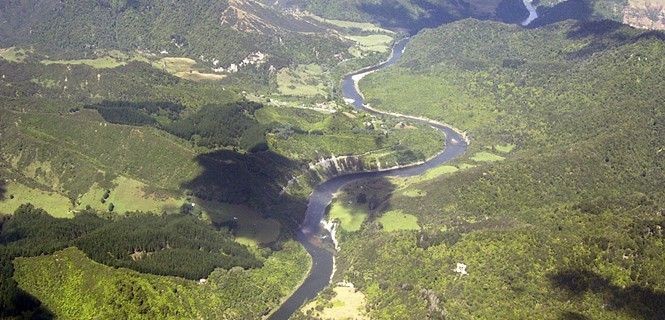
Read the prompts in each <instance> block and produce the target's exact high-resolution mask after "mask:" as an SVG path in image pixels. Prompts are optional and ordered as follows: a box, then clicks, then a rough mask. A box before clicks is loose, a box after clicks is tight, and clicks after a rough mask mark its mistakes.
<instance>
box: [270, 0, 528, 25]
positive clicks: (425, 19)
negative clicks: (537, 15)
mask: <svg viewBox="0 0 665 320" xmlns="http://www.w3.org/2000/svg"><path fill="white" fill-rule="evenodd" d="M278 3H279V5H280V6H283V7H287V8H289V7H297V8H300V9H303V10H307V11H310V12H313V13H315V14H317V15H320V16H322V17H326V18H330V19H340V20H352V21H376V22H379V23H381V25H383V26H385V27H389V28H401V29H406V30H409V31H411V32H416V31H418V30H420V29H422V28H424V27H435V26H438V25H441V24H443V23H446V22H451V21H454V20H458V19H462V18H466V17H475V18H479V19H493V20H500V21H505V22H510V23H517V22H521V21H522V20H524V18H526V16H528V12H527V11H526V9H525V8H524V4H523V3H522V1H520V0H489V1H487V0H482V1H481V0H468V1H457V0H428V1H414V0H381V1H369V0H337V1H325V0H291V1H279V2H278Z"/></svg>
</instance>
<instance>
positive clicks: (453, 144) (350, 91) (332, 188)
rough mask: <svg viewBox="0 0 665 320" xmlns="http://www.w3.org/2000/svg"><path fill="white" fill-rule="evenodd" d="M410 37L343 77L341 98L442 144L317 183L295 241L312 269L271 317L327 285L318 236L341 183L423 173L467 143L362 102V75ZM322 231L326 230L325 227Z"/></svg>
mask: <svg viewBox="0 0 665 320" xmlns="http://www.w3.org/2000/svg"><path fill="white" fill-rule="evenodd" d="M408 42H409V39H408V38H406V39H402V40H400V41H397V42H396V43H395V45H394V46H393V48H392V53H391V55H390V58H389V59H388V60H387V61H385V62H383V63H380V64H378V65H376V66H373V67H369V68H365V69H362V70H359V71H356V72H354V73H352V74H349V75H347V76H346V77H344V79H343V80H342V92H343V95H344V99H345V100H346V101H347V102H348V103H350V104H352V105H353V106H354V107H355V108H356V109H358V110H362V111H365V112H368V113H372V114H376V115H384V116H394V117H399V118H403V119H408V120H409V121H411V122H420V123H423V124H427V125H430V126H432V127H434V128H436V129H438V130H441V131H442V132H444V133H445V135H446V142H445V145H444V146H442V151H441V152H440V153H438V154H437V155H436V156H434V157H433V158H431V159H429V160H427V161H426V162H424V163H419V164H414V165H411V166H405V167H403V168H396V169H388V170H384V171H369V172H359V173H350V174H346V175H342V176H338V177H335V178H332V179H330V180H328V181H326V182H324V183H322V184H320V185H318V186H317V187H316V188H315V189H314V192H313V193H312V194H311V196H310V198H309V204H308V206H307V212H306V214H305V220H304V221H303V223H302V225H301V229H300V231H299V232H298V234H297V240H298V241H299V242H300V243H301V244H302V245H303V246H304V247H305V249H307V252H308V253H309V254H310V256H311V257H312V268H311V270H310V272H309V275H308V276H307V278H305V280H304V282H303V283H302V284H301V285H300V287H298V289H296V291H295V292H294V293H293V294H292V295H291V296H290V297H289V298H288V299H287V300H286V301H284V303H283V304H282V305H281V306H280V307H279V308H278V309H277V310H275V312H273V313H272V314H270V315H269V316H268V319H271V320H285V319H288V318H289V317H290V316H291V315H292V314H293V313H294V312H296V311H297V310H298V309H299V308H300V307H301V306H302V305H303V304H304V303H305V302H306V301H308V300H310V299H313V298H315V297H316V296H317V294H318V293H319V292H320V291H321V290H323V289H324V288H325V287H326V286H328V285H329V284H330V281H331V279H332V275H333V269H334V253H333V252H331V251H330V250H328V249H326V248H322V247H320V246H317V245H316V244H315V243H319V242H320V241H313V240H318V238H317V237H319V235H320V231H321V229H322V228H321V222H322V221H323V218H324V215H325V212H326V208H327V207H328V205H330V203H331V201H332V199H333V195H334V194H335V193H336V192H337V190H339V189H340V188H342V187H343V186H344V185H346V184H348V183H351V182H354V181H357V180H361V179H367V178H378V177H395V176H399V177H409V176H416V175H420V174H422V173H424V172H425V171H427V170H429V169H432V168H434V167H437V166H440V165H442V164H444V163H446V162H449V161H450V160H452V159H454V158H456V157H457V156H459V155H461V154H463V153H464V152H465V151H466V148H467V146H468V140H467V139H466V137H465V136H464V135H463V134H462V133H460V132H459V131H458V130H456V129H454V128H452V127H450V126H448V125H446V124H443V123H440V122H436V121H433V120H429V119H425V118H421V117H414V116H408V115H402V114H396V113H390V112H383V111H379V110H376V109H373V108H371V107H369V106H367V105H365V100H364V98H363V95H362V93H361V92H360V90H359V88H358V82H359V81H360V79H362V78H363V77H364V76H366V75H368V74H370V73H372V72H376V71H379V70H382V69H385V68H388V67H390V66H392V65H394V64H395V63H396V62H397V61H399V59H400V58H401V57H402V54H403V53H404V50H405V48H406V45H407V44H408ZM324 231H325V230H324Z"/></svg>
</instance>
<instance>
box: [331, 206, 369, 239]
mask: <svg viewBox="0 0 665 320" xmlns="http://www.w3.org/2000/svg"><path fill="white" fill-rule="evenodd" d="M367 216H368V214H367V212H366V211H365V210H363V209H362V208H359V207H356V206H354V205H351V204H346V203H340V201H334V202H333V204H332V205H331V207H330V214H329V217H330V219H331V220H334V219H339V221H340V224H341V225H340V226H341V228H342V229H344V230H345V231H348V232H354V231H358V230H360V227H361V226H362V224H363V222H364V221H365V219H367Z"/></svg>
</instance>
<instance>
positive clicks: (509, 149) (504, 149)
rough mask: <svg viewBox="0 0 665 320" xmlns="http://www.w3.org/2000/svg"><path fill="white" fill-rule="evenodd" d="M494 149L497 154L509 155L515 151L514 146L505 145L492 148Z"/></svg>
mask: <svg viewBox="0 0 665 320" xmlns="http://www.w3.org/2000/svg"><path fill="white" fill-rule="evenodd" d="M494 149H495V150H496V151H498V152H501V153H510V152H512V151H513V150H514V149H515V145H514V144H505V145H500V144H499V145H496V146H494Z"/></svg>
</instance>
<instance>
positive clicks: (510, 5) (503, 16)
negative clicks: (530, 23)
mask: <svg viewBox="0 0 665 320" xmlns="http://www.w3.org/2000/svg"><path fill="white" fill-rule="evenodd" d="M496 17H497V18H498V19H499V20H500V21H503V22H505V23H513V24H518V23H522V21H524V20H526V18H528V17H529V10H527V9H526V7H525V6H524V3H523V2H522V1H521V0H517V1H515V0H503V1H501V2H500V3H499V6H498V7H497V8H496Z"/></svg>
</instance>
